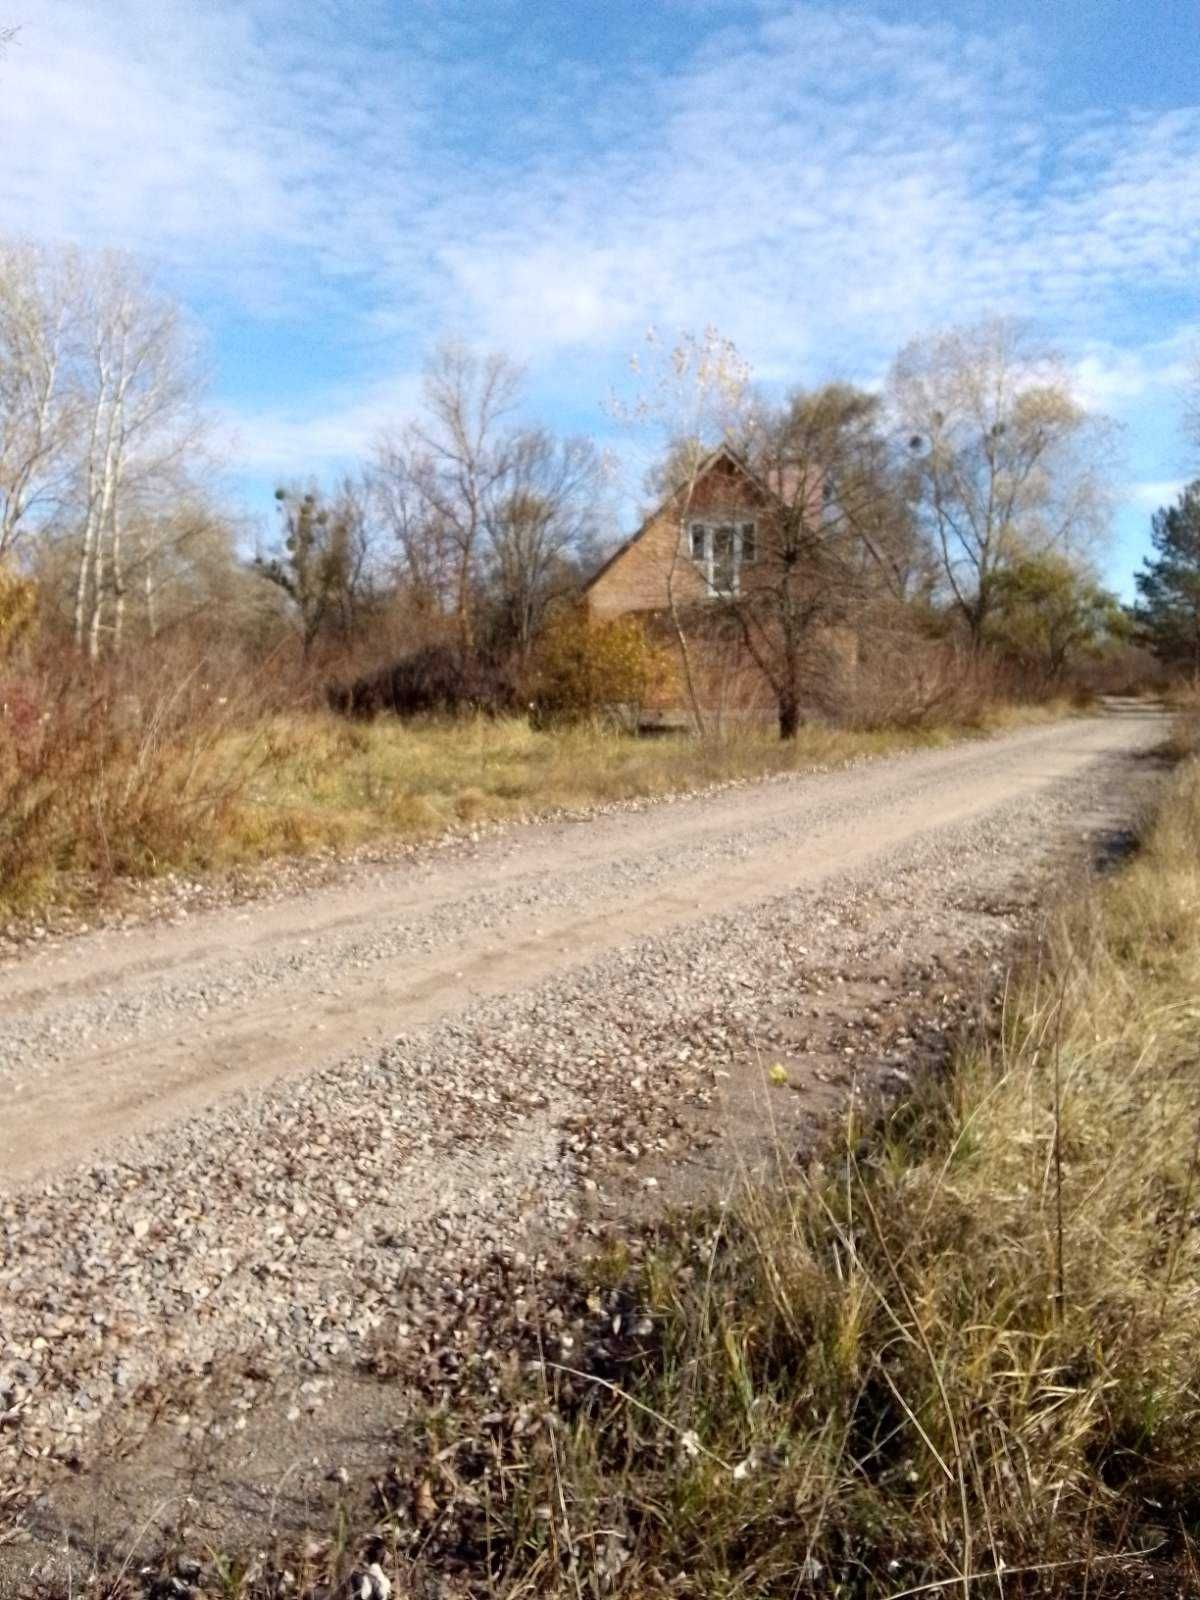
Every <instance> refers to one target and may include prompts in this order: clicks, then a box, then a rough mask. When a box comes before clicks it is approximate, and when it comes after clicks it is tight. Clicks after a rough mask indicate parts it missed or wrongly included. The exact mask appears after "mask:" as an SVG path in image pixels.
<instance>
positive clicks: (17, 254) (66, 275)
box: [0, 242, 78, 560]
mask: <svg viewBox="0 0 1200 1600" xmlns="http://www.w3.org/2000/svg"><path fill="white" fill-rule="evenodd" d="M77 289H78V271H77V262H76V258H75V257H74V255H73V254H70V253H67V254H59V255H58V256H55V255H54V254H52V253H51V252H49V251H46V250H41V249H38V248H36V247H35V246H33V245H28V244H5V243H3V242H0V560H3V558H4V557H5V556H6V555H8V554H9V553H10V552H11V551H12V550H13V548H14V547H15V546H16V544H17V542H18V540H19V539H20V538H21V536H22V534H24V533H27V532H29V531H30V529H31V524H33V523H34V522H36V520H37V519H38V517H39V515H44V514H45V513H46V512H47V511H48V510H49V509H50V508H51V506H52V505H53V504H54V503H55V501H56V500H57V499H58V497H59V496H60V495H61V493H62V489H63V476H64V473H65V471H66V463H67V458H68V453H69V448H70V445H71V442H72V436H73V432H74V425H75V412H76V407H75V398H76V397H75V395H74V393H73V385H74V379H75V373H74V371H73V367H72V351H71V339H72V336H73V334H74V331H75V329H74V318H75V316H76V315H77V310H78V305H77Z"/></svg>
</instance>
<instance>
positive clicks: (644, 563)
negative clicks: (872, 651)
mask: <svg viewBox="0 0 1200 1600" xmlns="http://www.w3.org/2000/svg"><path fill="white" fill-rule="evenodd" d="M812 497H813V501H814V504H813V506H812V508H811V511H812V516H813V519H814V521H817V520H819V519H820V516H821V485H820V484H819V483H817V484H815V485H814V492H813V496H812ZM778 504H779V502H778V500H777V499H776V497H775V495H774V494H773V492H772V490H771V489H770V488H768V487H767V485H766V484H764V483H763V481H762V480H761V479H760V478H759V477H758V476H757V475H756V474H755V473H754V471H753V469H752V468H751V467H749V466H748V465H747V463H746V462H745V461H744V460H742V458H741V457H740V456H739V455H738V454H737V453H736V452H735V451H734V450H732V449H730V448H729V447H728V446H725V445H722V446H721V447H719V448H718V449H716V450H714V451H713V452H712V453H711V454H710V455H709V456H708V457H706V458H705V460H703V461H702V462H701V463H700V466H699V468H698V469H697V471H696V472H695V473H694V474H693V476H692V479H691V480H690V482H689V483H687V484H686V485H684V486H683V487H682V488H680V489H677V490H676V491H675V492H674V493H673V494H671V495H669V496H668V497H667V499H666V500H664V501H663V503H662V505H661V506H659V507H658V509H657V510H656V511H654V512H652V513H651V514H650V516H648V517H647V518H646V520H645V521H644V522H643V523H642V526H641V527H640V528H639V529H638V531H637V532H636V533H635V534H634V535H633V536H632V537H631V538H630V539H627V540H626V541H625V543H624V544H623V545H622V546H621V547H620V548H619V549H618V550H617V551H616V552H615V553H614V554H613V555H612V556H610V558H609V559H608V561H606V562H605V564H604V565H603V566H602V567H601V568H600V570H599V571H598V572H597V573H596V574H595V576H594V577H593V578H592V579H591V581H590V583H589V584H588V585H587V587H586V589H585V590H584V602H585V605H586V607H587V611H588V615H589V616H590V617H592V618H593V619H595V620H597V621H603V620H606V619H608V618H611V617H618V616H625V615H629V614H639V615H642V616H643V617H645V618H646V620H647V622H649V623H650V624H651V625H652V626H655V625H656V624H659V623H664V624H665V621H666V617H667V614H668V613H669V612H671V611H672V610H674V612H675V614H676V616H680V617H686V631H687V635H688V638H689V642H690V644H691V647H692V660H691V663H690V664H691V668H692V672H693V676H694V678H695V679H696V683H695V687H696V688H697V691H698V696H699V700H700V703H701V704H702V705H704V706H706V707H708V708H709V709H717V708H720V709H722V710H727V711H730V712H732V713H733V714H735V715H739V716H751V717H753V716H755V715H759V714H761V715H763V716H764V717H767V716H771V715H773V714H774V709H775V697H774V695H773V693H772V691H771V687H770V685H769V684H768V683H767V682H766V681H765V680H764V678H763V675H762V673H761V672H760V671H759V669H758V668H757V667H756V666H755V664H754V662H753V660H752V658H751V657H750V655H749V653H748V651H747V650H746V648H745V644H744V641H743V638H742V635H741V632H740V630H739V629H738V627H737V625H736V621H735V620H734V619H733V617H732V616H731V610H732V608H731V607H729V606H728V605H722V604H720V602H721V601H726V600H728V599H730V598H731V597H736V596H738V595H741V594H747V593H750V592H752V590H753V586H754V583H755V580H756V577H760V579H761V581H763V582H766V583H769V582H770V581H772V577H775V578H777V576H778V572H777V570H776V571H775V572H774V574H773V573H772V569H771V563H770V546H771V532H770V530H771V524H772V514H773V510H774V508H775V507H777V506H778ZM776 568H777V564H776ZM670 631H671V630H669V629H665V628H664V632H666V633H669V632H670ZM813 643H814V647H815V648H814V650H813V661H812V672H811V678H812V683H811V693H810V694H809V695H808V696H807V698H808V699H809V700H810V709H818V708H819V707H820V706H822V705H824V707H825V708H828V703H829V701H830V698H831V696H832V697H835V698H836V697H837V695H838V694H839V693H841V692H842V691H843V690H844V686H845V683H846V680H847V675H848V674H853V671H854V667H855V661H856V654H857V651H856V642H855V639H854V636H853V635H852V634H850V633H848V632H847V630H845V629H836V630H834V629H826V630H823V631H822V632H821V634H820V637H819V639H817V638H814V641H813ZM806 675H807V674H806ZM659 709H660V710H666V709H667V708H665V707H661V708H659Z"/></svg>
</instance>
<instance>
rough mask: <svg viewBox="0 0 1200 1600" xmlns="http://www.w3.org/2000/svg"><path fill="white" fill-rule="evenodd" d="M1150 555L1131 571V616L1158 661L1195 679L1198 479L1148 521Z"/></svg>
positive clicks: (1199, 608) (1199, 591)
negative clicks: (1136, 570)
mask: <svg viewBox="0 0 1200 1600" xmlns="http://www.w3.org/2000/svg"><path fill="white" fill-rule="evenodd" d="M1150 538H1151V542H1152V543H1153V545H1154V555H1153V556H1152V557H1149V558H1147V560H1146V561H1145V563H1144V564H1143V567H1142V570H1141V572H1139V573H1138V574H1137V576H1136V579H1135V581H1136V583H1137V588H1138V595H1139V600H1138V603H1137V605H1136V606H1135V607H1134V618H1135V620H1136V623H1137V626H1138V630H1139V632H1140V634H1141V637H1142V639H1143V640H1144V642H1145V643H1146V644H1147V645H1148V646H1149V648H1150V649H1151V650H1152V651H1153V652H1154V654H1155V655H1156V656H1157V657H1158V659H1159V660H1160V661H1163V662H1166V663H1168V664H1169V665H1171V666H1180V667H1186V668H1187V670H1188V671H1189V672H1190V673H1191V674H1192V676H1193V677H1195V678H1197V679H1200V479H1197V480H1196V481H1195V482H1194V483H1190V484H1188V486H1187V488H1186V489H1184V491H1183V493H1182V494H1181V495H1180V496H1179V499H1178V500H1177V501H1176V503H1175V504H1174V505H1173V506H1164V507H1162V508H1161V509H1160V510H1158V511H1156V512H1155V513H1154V517H1153V519H1152V521H1151V532H1150Z"/></svg>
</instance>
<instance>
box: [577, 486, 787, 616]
mask: <svg viewBox="0 0 1200 1600" xmlns="http://www.w3.org/2000/svg"><path fill="white" fill-rule="evenodd" d="M757 503H758V502H757V497H756V495H755V493H754V490H753V486H752V485H751V484H750V483H749V482H748V481H747V479H746V477H745V475H744V474H742V473H740V472H738V471H737V469H736V468H735V467H734V466H733V465H732V464H731V463H730V464H727V463H725V462H723V461H718V462H717V463H716V465H715V466H714V467H713V468H712V470H710V471H709V472H706V473H705V474H704V476H703V477H702V478H700V479H699V481H698V482H697V483H696V484H695V486H694V487H693V489H692V492H691V494H690V495H689V496H687V497H686V502H685V503H684V504H680V503H679V502H678V501H673V500H669V501H668V502H667V503H666V504H665V505H664V506H663V507H662V509H661V510H660V511H658V512H656V513H655V514H654V516H652V517H651V518H650V519H649V520H648V521H647V522H646V523H644V524H643V526H642V529H641V531H640V532H639V533H638V534H637V535H636V536H635V537H634V538H633V539H631V540H630V542H629V543H628V544H627V545H626V546H625V548H624V549H623V550H622V551H621V552H620V553H619V554H618V555H617V556H616V557H615V558H614V559H613V560H612V561H611V562H610V563H609V565H608V566H607V567H606V568H604V570H603V571H602V572H601V573H600V574H599V576H598V577H597V578H595V579H594V580H593V582H592V584H591V586H590V587H589V589H588V590H587V593H586V597H585V598H586V601H587V608H588V613H589V615H590V616H592V617H594V618H596V619H597V620H602V619H604V618H606V617H619V616H623V615H624V614H625V613H626V612H629V611H663V610H665V609H666V608H667V606H668V605H669V603H670V600H671V597H672V595H673V597H674V600H675V603H676V605H678V606H689V605H694V604H696V603H698V602H701V601H704V600H708V599H709V598H711V597H710V594H709V590H708V585H707V583H706V582H705V580H704V575H703V573H702V572H701V570H700V569H699V568H698V567H697V565H696V563H695V562H694V561H693V560H692V558H691V552H690V549H689V546H688V541H687V536H686V534H685V532H684V523H685V522H690V521H692V520H693V519H695V518H704V517H712V516H724V517H729V518H730V519H731V520H736V519H738V518H743V517H744V518H750V517H753V516H754V515H755V510H756V506H757Z"/></svg>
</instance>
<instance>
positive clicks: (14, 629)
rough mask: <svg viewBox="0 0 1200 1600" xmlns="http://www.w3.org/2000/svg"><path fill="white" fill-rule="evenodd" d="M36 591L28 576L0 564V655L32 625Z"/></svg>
mask: <svg viewBox="0 0 1200 1600" xmlns="http://www.w3.org/2000/svg"><path fill="white" fill-rule="evenodd" d="M36 610H37V591H36V590H35V588H34V586H33V584H32V583H31V582H30V580H29V579H28V578H22V577H21V576H20V575H19V574H18V573H15V572H13V571H12V570H11V568H8V567H5V566H0V656H3V655H6V654H7V653H8V651H9V650H11V649H12V647H13V646H14V645H15V644H16V643H17V641H18V640H19V639H20V638H22V636H23V635H24V634H26V633H28V632H29V630H30V629H31V628H32V627H33V620H34V615H35V612H36Z"/></svg>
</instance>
